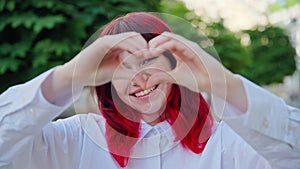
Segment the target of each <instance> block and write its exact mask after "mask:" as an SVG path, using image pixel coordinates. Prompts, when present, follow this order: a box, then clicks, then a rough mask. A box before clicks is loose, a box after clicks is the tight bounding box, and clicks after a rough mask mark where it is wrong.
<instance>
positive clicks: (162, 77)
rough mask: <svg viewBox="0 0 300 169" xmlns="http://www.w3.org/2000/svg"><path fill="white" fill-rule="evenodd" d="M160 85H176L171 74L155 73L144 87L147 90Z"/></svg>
mask: <svg viewBox="0 0 300 169" xmlns="http://www.w3.org/2000/svg"><path fill="white" fill-rule="evenodd" d="M160 83H176V80H175V78H174V75H173V73H172V72H157V73H155V74H152V75H151V76H150V77H149V79H148V80H147V84H146V87H147V88H149V87H151V86H154V85H157V84H160Z"/></svg>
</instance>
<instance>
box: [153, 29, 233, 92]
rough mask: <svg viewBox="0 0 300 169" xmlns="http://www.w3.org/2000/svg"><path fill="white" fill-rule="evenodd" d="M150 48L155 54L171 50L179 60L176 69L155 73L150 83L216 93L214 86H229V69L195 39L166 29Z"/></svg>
mask: <svg viewBox="0 0 300 169" xmlns="http://www.w3.org/2000/svg"><path fill="white" fill-rule="evenodd" d="M149 49H150V53H151V55H159V54H161V53H162V52H164V51H169V52H171V53H172V54H173V56H174V57H175V59H176V60H177V65H176V67H175V68H174V69H173V70H172V71H170V72H161V73H159V74H156V75H153V76H151V77H150V79H149V82H148V83H149V86H151V85H153V84H155V83H159V82H162V81H167V82H172V83H177V84H179V85H182V86H185V87H187V88H189V89H190V90H192V91H195V92H200V91H205V92H212V90H213V89H212V88H213V87H214V85H218V86H220V85H225V74H226V73H227V74H228V71H226V70H225V69H224V67H223V66H222V64H221V63H219V62H218V61H217V60H216V59H215V58H213V57H212V56H210V55H209V54H208V53H206V52H205V51H204V50H203V49H201V48H200V47H199V46H198V44H196V43H195V42H192V41H189V40H187V39H185V38H183V37H182V36H179V35H176V34H173V33H170V32H164V33H163V34H161V35H160V36H157V37H156V38H154V39H152V40H151V41H150V42H149Z"/></svg>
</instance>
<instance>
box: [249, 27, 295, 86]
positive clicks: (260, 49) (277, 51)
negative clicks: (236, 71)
mask: <svg viewBox="0 0 300 169" xmlns="http://www.w3.org/2000/svg"><path fill="white" fill-rule="evenodd" d="M247 33H248V34H249V35H250V38H251V46H249V49H250V50H251V51H252V53H253V56H252V62H251V64H249V65H248V66H247V67H246V70H247V72H245V73H244V74H245V75H246V76H247V77H248V78H249V79H251V80H252V81H254V82H256V83H259V84H270V83H276V82H282V80H283V78H284V77H285V76H287V75H291V74H293V73H294V71H295V70H296V62H295V56H296V51H295V49H294V48H293V47H292V45H291V43H290V41H289V38H288V36H287V35H286V33H285V32H284V30H283V29H281V28H278V27H271V26H270V27H267V28H266V29H265V30H264V31H262V32H260V31H257V30H256V31H247Z"/></svg>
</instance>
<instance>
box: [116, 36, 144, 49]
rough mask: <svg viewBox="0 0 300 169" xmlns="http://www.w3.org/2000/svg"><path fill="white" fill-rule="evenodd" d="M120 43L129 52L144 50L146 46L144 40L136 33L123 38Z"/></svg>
mask: <svg viewBox="0 0 300 169" xmlns="http://www.w3.org/2000/svg"><path fill="white" fill-rule="evenodd" d="M120 45H121V46H122V47H123V49H125V50H128V51H129V52H130V53H136V52H139V51H146V50H147V48H148V44H147V42H146V40H145V39H144V38H143V37H142V35H141V34H138V33H136V34H134V35H132V36H130V37H128V38H127V39H124V41H121V43H120Z"/></svg>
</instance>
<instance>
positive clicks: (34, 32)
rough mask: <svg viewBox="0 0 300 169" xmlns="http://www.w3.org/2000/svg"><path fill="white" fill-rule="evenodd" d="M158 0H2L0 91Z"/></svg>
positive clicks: (56, 62)
mask: <svg viewBox="0 0 300 169" xmlns="http://www.w3.org/2000/svg"><path fill="white" fill-rule="evenodd" d="M159 4H160V0H148V1H137V0H101V1H99V0H85V1H72V0H62V1H59V0H42V1H36V0H0V37H1V38H0V82H1V87H0V92H2V91H3V90H5V89H6V88H7V87H9V86H11V85H14V84H17V83H22V82H25V81H27V80H29V79H31V78H33V77H35V76H36V75H38V74H40V73H41V72H43V71H45V70H47V69H49V68H51V67H54V66H56V65H59V64H63V63H65V62H66V61H68V60H70V59H71V58H72V57H74V56H75V55H76V53H78V52H79V51H80V50H81V48H82V46H83V45H84V43H85V41H86V40H87V39H88V38H89V36H90V35H92V34H93V33H94V32H95V31H96V30H98V29H99V28H100V27H101V26H103V25H104V24H106V23H108V22H109V21H110V20H112V19H113V18H115V17H116V16H120V15H124V14H126V13H128V12H133V11H157V9H158V7H159Z"/></svg>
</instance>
